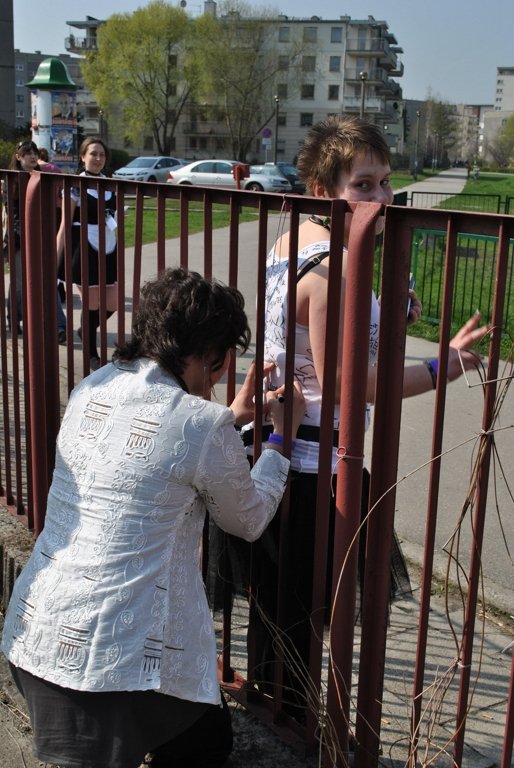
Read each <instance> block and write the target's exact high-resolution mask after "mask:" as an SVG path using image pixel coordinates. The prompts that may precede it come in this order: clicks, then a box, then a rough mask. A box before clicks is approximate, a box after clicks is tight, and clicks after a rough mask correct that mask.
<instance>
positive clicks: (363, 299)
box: [327, 203, 382, 764]
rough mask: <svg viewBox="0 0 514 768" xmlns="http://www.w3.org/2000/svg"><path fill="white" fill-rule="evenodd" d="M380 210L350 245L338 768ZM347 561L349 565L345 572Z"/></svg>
mask: <svg viewBox="0 0 514 768" xmlns="http://www.w3.org/2000/svg"><path fill="white" fill-rule="evenodd" d="M352 208H353V205H352ZM381 210H382V208H381V206H380V205H378V204H376V203H358V204H357V205H356V206H355V212H354V214H353V217H352V222H351V227H350V234H349V241H348V263H347V270H346V281H345V283H346V284H345V300H344V326H343V337H342V349H343V354H342V364H341V390H340V400H339V402H340V427H339V449H338V450H339V454H340V456H341V461H340V462H339V466H338V470H337V493H336V520H335V536H334V579H336V578H338V575H339V574H340V581H339V582H338V584H337V589H336V592H335V596H334V602H333V607H332V621H331V625H330V627H331V628H330V658H329V673H328V690H327V709H328V717H329V718H330V721H331V724H332V727H333V728H334V731H335V732H336V733H338V734H340V750H339V755H338V764H343V760H345V753H346V752H347V744H348V724H349V721H350V691H351V673H352V656H353V620H352V621H351V627H350V626H349V622H348V616H351V617H353V615H354V613H355V585H356V581H357V555H358V546H357V541H358V535H357V532H358V529H359V524H360V499H361V490H362V469H363V460H364V422H365V411H366V389H367V380H368V356H369V324H368V323H367V322H363V321H362V319H363V318H369V317H370V313H371V291H372V286H373V261H374V250H375V223H376V220H377V218H378V216H379V215H380V213H381ZM342 557H343V558H345V561H346V562H345V564H344V568H343V569H342V570H341V558H342Z"/></svg>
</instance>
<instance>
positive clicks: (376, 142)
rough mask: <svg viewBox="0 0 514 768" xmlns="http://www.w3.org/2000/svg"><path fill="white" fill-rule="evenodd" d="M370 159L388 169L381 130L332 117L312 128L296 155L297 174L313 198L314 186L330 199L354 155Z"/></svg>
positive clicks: (362, 122)
mask: <svg viewBox="0 0 514 768" xmlns="http://www.w3.org/2000/svg"><path fill="white" fill-rule="evenodd" d="M363 154H367V155H372V156H373V157H375V158H377V159H378V160H379V161H380V162H381V163H384V165H389V164H390V162H391V155H390V151H389V147H388V145H387V142H386V140H385V137H384V135H383V133H382V131H381V129H380V128H379V127H378V126H376V125H373V123H368V122H367V121H366V120H361V118H359V117H352V116H346V115H332V116H331V117H327V118H326V120H322V121H321V122H320V123H317V124H316V125H313V126H312V128H310V130H309V131H308V132H307V135H306V136H305V139H304V142H303V145H302V147H301V149H300V151H299V153H298V163H297V166H298V171H299V173H300V176H301V177H302V178H303V180H304V181H305V184H306V185H307V192H308V193H309V194H313V188H314V184H315V183H317V184H318V185H319V186H320V187H321V188H322V189H323V190H324V191H325V192H326V193H327V194H328V195H330V196H334V195H335V193H336V189H337V185H338V183H339V179H340V177H341V173H349V172H350V171H351V169H352V165H353V162H354V160H355V157H356V156H357V155H363Z"/></svg>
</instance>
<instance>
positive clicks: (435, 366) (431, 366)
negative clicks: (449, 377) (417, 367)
mask: <svg viewBox="0 0 514 768" xmlns="http://www.w3.org/2000/svg"><path fill="white" fill-rule="evenodd" d="M425 365H426V367H427V369H428V372H429V374H430V375H431V377H432V386H433V387H434V389H435V388H436V387H437V373H438V370H439V361H438V359H437V357H433V358H431V359H430V360H425Z"/></svg>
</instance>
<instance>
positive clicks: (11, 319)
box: [4, 139, 38, 336]
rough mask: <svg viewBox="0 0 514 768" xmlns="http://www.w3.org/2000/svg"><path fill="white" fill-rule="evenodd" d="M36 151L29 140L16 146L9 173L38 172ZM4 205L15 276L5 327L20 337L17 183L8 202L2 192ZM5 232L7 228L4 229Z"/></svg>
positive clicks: (20, 263) (21, 291) (21, 308)
mask: <svg viewBox="0 0 514 768" xmlns="http://www.w3.org/2000/svg"><path fill="white" fill-rule="evenodd" d="M37 163H38V149H37V146H36V144H34V142H33V141H31V140H30V139H26V140H23V141H20V142H19V143H18V144H17V145H16V149H15V150H14V152H13V155H12V157H11V162H10V163H9V170H11V171H25V172H26V173H34V171H37V170H38V165H37ZM4 204H5V205H6V208H7V210H9V211H10V212H11V215H12V217H13V222H12V223H13V227H14V248H15V257H14V258H15V275H16V299H15V303H14V310H15V315H14V316H12V315H11V285H10V284H9V290H8V292H7V325H8V327H9V330H10V331H11V333H12V332H13V330H15V331H16V333H17V334H18V336H19V335H21V333H22V327H21V323H22V321H23V299H22V296H23V282H22V281H23V269H22V260H23V258H24V255H23V254H22V252H21V230H20V227H21V222H20V190H19V185H18V183H15V184H14V186H13V199H12V200H8V197H7V192H6V191H4ZM6 231H7V228H6ZM6 242H7V241H6Z"/></svg>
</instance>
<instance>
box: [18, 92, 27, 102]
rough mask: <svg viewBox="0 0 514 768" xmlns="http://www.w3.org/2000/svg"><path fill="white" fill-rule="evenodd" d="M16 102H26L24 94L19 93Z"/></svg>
mask: <svg viewBox="0 0 514 768" xmlns="http://www.w3.org/2000/svg"><path fill="white" fill-rule="evenodd" d="M16 101H17V102H20V101H21V102H24V101H25V96H24V95H23V94H22V93H17V94H16Z"/></svg>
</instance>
